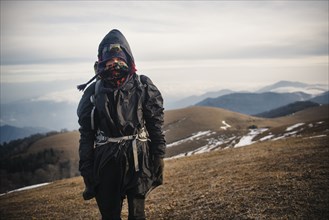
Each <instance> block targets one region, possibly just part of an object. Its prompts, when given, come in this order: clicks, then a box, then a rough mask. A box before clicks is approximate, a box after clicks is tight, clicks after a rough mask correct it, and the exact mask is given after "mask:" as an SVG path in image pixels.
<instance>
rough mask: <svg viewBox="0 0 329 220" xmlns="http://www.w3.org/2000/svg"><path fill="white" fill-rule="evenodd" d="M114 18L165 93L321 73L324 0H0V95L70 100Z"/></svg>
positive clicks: (141, 66) (318, 79) (324, 79)
mask: <svg viewBox="0 0 329 220" xmlns="http://www.w3.org/2000/svg"><path fill="white" fill-rule="evenodd" d="M114 28H116V29H119V30H120V31H121V32H122V33H123V34H124V35H125V36H126V38H127V40H128V42H129V44H130V47H131V49H132V52H133V54H134V57H135V60H136V65H137V69H138V73H139V74H145V75H147V76H149V77H150V78H151V79H152V80H153V81H154V83H155V84H156V85H157V86H158V87H159V89H160V90H161V91H162V93H163V95H164V96H165V97H169V98H177V97H184V96H187V95H192V94H196V95H198V94H201V93H204V92H207V91H216V90H220V89H226V88H227V89H236V90H240V89H249V90H252V89H256V88H259V87H261V86H265V85H268V84H272V83H275V82H277V81H279V80H290V81H300V82H306V83H322V84H324V83H328V1H255V0H254V1H177V2H174V1H154V2H152V1H120V2H119V1H118V2H115V1H103V2H102V1H99V2H97V1H92V2H89V1H68V2H64V1H63V2H61V1H1V47H0V48H1V100H2V102H4V101H10V100H14V99H18V97H27V96H32V95H33V96H36V97H38V99H57V100H70V101H73V102H77V101H78V99H79V97H80V96H81V93H79V92H77V91H76V89H75V87H76V84H77V83H84V82H85V81H87V80H88V79H89V78H91V77H92V76H93V74H94V73H93V63H94V62H95V60H96V59H97V48H98V45H99V43H100V41H101V40H102V38H103V37H104V36H105V35H106V34H107V33H108V32H109V31H110V30H111V29H114ZM17 83H19V86H17ZM56 85H57V86H56Z"/></svg>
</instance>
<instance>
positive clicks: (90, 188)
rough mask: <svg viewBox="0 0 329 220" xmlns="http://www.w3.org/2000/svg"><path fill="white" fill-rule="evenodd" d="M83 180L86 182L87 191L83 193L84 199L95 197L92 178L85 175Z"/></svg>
mask: <svg viewBox="0 0 329 220" xmlns="http://www.w3.org/2000/svg"><path fill="white" fill-rule="evenodd" d="M83 181H84V182H85V186H86V188H85V191H83V193H82V197H83V199H84V200H90V199H92V198H94V197H95V194H96V193H95V187H94V183H93V181H92V179H91V178H89V177H83Z"/></svg>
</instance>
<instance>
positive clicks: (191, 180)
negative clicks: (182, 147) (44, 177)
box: [0, 136, 329, 220]
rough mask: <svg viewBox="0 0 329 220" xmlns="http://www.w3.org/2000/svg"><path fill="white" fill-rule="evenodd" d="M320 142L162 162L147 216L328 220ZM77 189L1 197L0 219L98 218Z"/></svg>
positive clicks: (327, 149)
mask: <svg viewBox="0 0 329 220" xmlns="http://www.w3.org/2000/svg"><path fill="white" fill-rule="evenodd" d="M328 143H329V141H328V136H324V137H317V138H310V137H304V138H301V137H300V138H289V139H285V140H279V141H269V142H262V143H258V144H254V145H251V146H248V147H244V148H235V149H226V150H220V151H213V152H210V153H205V154H201V155H194V156H191V157H187V158H180V159H173V160H167V161H166V162H165V165H166V170H165V183H164V185H163V186H161V187H159V188H158V189H156V190H155V191H154V192H153V193H151V195H150V196H149V198H148V199H147V206H146V213H147V218H148V219H151V220H152V219H154V220H159V219H160V220H161V219H178V220H185V219H200V220H201V219H329V209H328V207H329V189H328V186H329V146H328ZM82 190H83V183H82V180H81V178H78V177H77V178H71V179H68V180H61V181H56V182H54V183H52V184H50V185H47V186H44V187H40V188H36V189H31V190H28V191H21V192H16V193H11V194H7V195H5V196H1V197H0V219H99V217H100V216H99V213H98V209H97V206H96V203H95V201H94V200H92V201H88V202H84V201H83V200H82V198H81V192H82ZM126 216H127V212H126V205H125V207H124V213H123V217H124V218H126Z"/></svg>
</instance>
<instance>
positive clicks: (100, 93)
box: [77, 30, 166, 179]
mask: <svg viewBox="0 0 329 220" xmlns="http://www.w3.org/2000/svg"><path fill="white" fill-rule="evenodd" d="M110 44H120V46H121V47H122V48H123V49H124V51H125V52H126V54H127V55H128V62H129V63H128V65H129V67H131V69H132V71H131V74H130V75H129V77H128V78H127V80H126V81H125V82H124V83H123V85H122V86H120V87H119V88H111V87H108V86H107V85H106V83H105V82H103V81H102V80H97V81H96V82H94V83H92V84H91V85H90V86H89V87H88V88H87V89H86V90H85V91H84V94H83V96H82V98H81V100H80V103H79V106H78V109H77V114H78V117H79V124H80V129H79V131H80V145H79V155H80V161H79V170H80V172H81V175H82V176H95V173H96V179H97V173H98V172H100V170H101V168H102V167H103V166H104V163H106V161H108V160H110V159H111V157H113V152H111V151H110V150H107V149H111V148H109V147H108V146H102V147H99V148H100V149H101V150H99V149H96V148H94V144H95V141H96V135H97V133H100V132H101V133H102V135H103V136H106V137H122V136H127V135H136V134H137V133H138V131H139V130H140V129H141V128H143V127H144V128H146V130H147V133H148V135H149V140H150V141H149V142H146V143H145V144H146V145H147V147H146V148H145V147H143V149H147V151H149V152H146V155H150V156H152V157H161V158H163V157H164V155H165V147H166V146H165V138H164V134H163V132H162V126H163V117H164V113H163V110H164V109H163V99H162V96H161V93H160V92H159V90H158V89H157V87H156V86H155V85H154V84H153V83H152V81H151V80H150V79H149V78H148V77H146V76H143V75H142V76H140V77H139V76H138V75H137V74H136V73H135V72H134V71H135V63H134V58H133V55H132V53H131V50H130V47H129V44H128V42H127V40H126V39H125V37H124V35H123V34H122V33H121V32H120V31H118V30H112V31H110V32H109V33H108V34H107V35H106V36H105V37H104V39H103V40H102V42H101V43H100V45H99V49H98V52H99V54H98V58H99V63H100V64H99V66H98V70H99V71H100V70H101V69H102V68H104V66H103V64H102V62H101V61H102V57H101V51H102V48H104V47H106V46H109V45H110ZM91 97H95V98H94V100H95V103H92V99H91ZM94 108H95V110H94V113H92V112H93V109H94ZM93 118H94V119H93ZM92 123H94V124H95V126H94V129H93V127H92ZM129 144H131V143H130V142H129V143H128V145H129ZM138 144H139V145H141V144H144V143H138ZM108 145H109V146H110V145H111V146H112V148H113V146H114V148H117V149H119V148H120V146H121V145H120V144H117V143H109V144H108ZM141 164H142V165H141V166H143V163H141ZM142 169H143V168H142Z"/></svg>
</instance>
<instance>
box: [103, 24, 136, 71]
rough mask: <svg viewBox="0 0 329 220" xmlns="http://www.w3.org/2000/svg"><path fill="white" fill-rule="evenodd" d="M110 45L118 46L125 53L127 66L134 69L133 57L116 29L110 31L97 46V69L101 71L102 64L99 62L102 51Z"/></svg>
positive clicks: (126, 42) (123, 38)
mask: <svg viewBox="0 0 329 220" xmlns="http://www.w3.org/2000/svg"><path fill="white" fill-rule="evenodd" d="M111 44H120V46H121V48H122V49H123V50H124V51H125V53H126V55H127V57H128V63H127V64H128V66H129V67H131V68H132V69H135V60H134V56H133V54H132V52H131V49H130V46H129V43H128V41H127V39H126V38H125V36H124V35H123V34H122V33H121V32H120V31H119V30H117V29H113V30H111V31H110V32H109V33H108V34H107V35H106V36H105V37H104V38H103V40H102V41H101V42H100V44H99V46H98V63H99V66H98V67H99V69H100V70H102V69H103V67H102V64H101V62H102V61H103V58H102V51H103V49H104V47H109V46H110V45H111Z"/></svg>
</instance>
